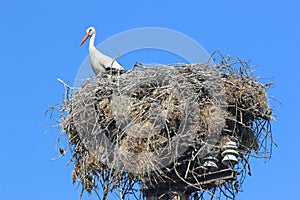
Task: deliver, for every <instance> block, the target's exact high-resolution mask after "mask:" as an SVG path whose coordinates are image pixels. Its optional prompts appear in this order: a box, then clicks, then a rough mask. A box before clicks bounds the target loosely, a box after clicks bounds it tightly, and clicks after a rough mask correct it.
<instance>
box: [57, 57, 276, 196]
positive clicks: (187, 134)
mask: <svg viewBox="0 0 300 200" xmlns="http://www.w3.org/2000/svg"><path fill="white" fill-rule="evenodd" d="M269 86H270V84H265V85H263V84H261V83H259V82H258V80H257V79H256V78H255V77H254V76H253V75H252V74H251V72H250V67H249V66H248V64H247V63H246V62H243V61H241V60H232V59H231V58H228V59H222V61H221V62H220V63H218V64H216V65H214V64H210V63H199V64H188V65H187V64H185V65H169V66H145V65H140V66H138V67H137V66H136V67H135V68H134V69H133V70H130V71H127V72H125V73H117V74H115V75H109V74H102V75H99V76H95V77H91V78H88V79H87V80H86V81H85V83H84V85H83V86H82V87H81V88H71V90H68V91H67V95H66V99H65V100H64V105H63V109H62V117H61V120H62V123H61V127H62V130H63V132H64V133H66V134H67V136H68V141H69V144H70V147H71V150H72V161H73V162H74V164H75V165H74V170H73V181H74V182H75V181H76V180H79V181H80V182H81V184H82V186H83V189H85V190H86V191H88V192H91V191H92V190H95V189H98V188H99V187H102V189H103V198H106V197H107V194H108V193H109V192H112V191H114V190H115V189H117V188H119V189H120V188H121V189H122V190H121V191H122V195H124V196H126V195H127V194H130V191H131V190H133V188H134V186H136V183H139V184H141V185H143V187H144V186H145V187H147V188H151V187H157V186H158V185H159V184H165V183H168V184H170V183H172V184H176V183H178V182H183V183H184V184H186V186H187V187H186V188H188V187H191V188H194V190H191V191H192V192H194V191H199V190H201V189H203V187H201V186H199V184H198V185H197V181H196V178H194V177H197V176H198V175H200V174H202V173H204V172H205V169H204V168H203V166H202V164H203V158H204V157H205V156H207V155H213V156H214V157H216V158H219V157H220V151H219V150H220V149H221V148H222V146H223V145H224V144H226V142H228V141H234V142H236V143H237V144H238V151H239V153H240V156H239V164H238V165H237V166H236V168H235V169H236V170H238V171H239V173H240V174H241V175H240V176H239V177H240V179H242V178H243V177H244V173H245V172H246V171H248V169H250V167H249V166H248V165H249V164H248V160H247V159H248V157H249V156H250V155H256V156H263V157H269V156H270V146H268V145H269V144H270V142H271V143H272V141H271V136H270V124H269V122H270V120H271V119H272V117H271V109H270V108H269V104H268V97H267V93H266V90H267V89H268V88H269ZM69 89H70V88H69ZM218 167H219V168H220V169H223V168H226V166H224V165H223V164H222V163H221V162H218ZM248 172H249V171H248ZM249 173H250V172H249ZM241 181H242V180H240V182H241ZM218 187H220V188H221V187H223V189H222V190H221V191H223V193H224V195H226V196H230V197H232V198H233V197H234V191H235V190H234V189H237V188H236V187H233V183H231V182H230V183H228V182H225V181H224V182H216V183H215V185H213V186H210V187H209V188H207V189H208V190H210V191H212V189H214V190H213V191H215V188H218ZM224 187H225V188H224ZM204 189H205V188H204ZM228 191H229V194H228Z"/></svg>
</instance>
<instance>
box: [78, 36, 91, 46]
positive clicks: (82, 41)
mask: <svg viewBox="0 0 300 200" xmlns="http://www.w3.org/2000/svg"><path fill="white" fill-rule="evenodd" d="M89 36H90V35H89V34H88V33H87V34H86V35H85V36H84V38H83V39H82V40H81V42H80V46H81V45H82V44H83V43H84V42H85V41H86V40H87V39H88V38H89Z"/></svg>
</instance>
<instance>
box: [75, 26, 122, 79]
mask: <svg viewBox="0 0 300 200" xmlns="http://www.w3.org/2000/svg"><path fill="white" fill-rule="evenodd" d="M89 37H90V43H89V52H90V62H91V65H92V68H93V71H94V73H95V74H96V75H97V74H99V73H103V72H106V71H107V69H108V68H111V69H116V70H124V68H123V67H122V66H121V65H120V64H119V63H118V62H117V61H116V60H115V59H113V58H111V57H109V56H107V55H105V54H103V53H101V52H100V51H98V49H96V47H95V45H94V42H95V37H96V29H95V28H94V27H89V28H88V29H87V30H86V35H85V36H84V38H83V39H82V41H81V42H80V46H81V45H82V44H83V43H84V42H85V41H86V40H87V39H88V38H89Z"/></svg>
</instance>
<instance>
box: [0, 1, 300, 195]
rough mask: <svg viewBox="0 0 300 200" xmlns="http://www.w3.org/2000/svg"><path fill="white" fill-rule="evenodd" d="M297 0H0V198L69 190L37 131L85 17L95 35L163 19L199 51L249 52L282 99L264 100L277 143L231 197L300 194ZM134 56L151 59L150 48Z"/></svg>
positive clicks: (81, 53) (66, 74) (68, 66)
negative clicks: (270, 108) (199, 47)
mask: <svg viewBox="0 0 300 200" xmlns="http://www.w3.org/2000/svg"><path fill="white" fill-rule="evenodd" d="M299 8H300V3H299V1H297V0H286V1H276V0H275V1H271V0H265V1H259V0H252V1H238V0H228V1H222V0H218V1H217V0H210V1H199V0H190V1H178V0H173V1H170V0H165V1H162V0H151V1H137V0H127V1H114V0H111V1H101V0H98V1H96V0H94V1H91V0H88V1H58V0H52V1H37V0H27V1H20V0H19V1H14V0H12V1H4V0H1V1H0V30H1V31H0V39H1V43H0V44H1V46H0V57H1V64H0V66H1V68H0V70H1V74H2V75H3V76H2V78H1V79H0V81H1V85H2V87H1V99H0V101H1V104H0V105H1V112H0V119H1V120H0V122H1V126H2V130H1V145H0V152H1V153H2V156H1V161H0V177H1V181H0V199H3V200H4V199H5V200H17V199H24V200H27V199H28V200H38V199H45V200H47V199H49V200H50V199H77V197H78V194H79V192H80V190H76V186H74V185H72V184H71V170H72V166H71V165H69V166H66V163H67V161H68V158H62V159H60V160H57V161H53V160H51V159H52V158H55V157H57V152H55V145H56V137H57V134H58V133H55V131H52V132H49V133H45V131H46V128H45V127H43V126H47V125H52V124H54V121H53V120H50V119H49V117H47V116H45V115H44V112H45V110H46V109H47V107H48V106H50V105H54V104H56V103H58V102H59V101H60V100H61V99H62V95H63V92H64V90H63V87H62V85H61V84H60V83H58V82H57V81H56V78H57V77H59V78H61V79H63V80H65V81H68V80H74V79H75V76H76V73H77V71H78V69H79V66H80V65H81V63H82V62H83V60H84V58H85V57H86V56H87V52H88V50H87V45H85V46H83V47H79V42H80V41H81V39H82V37H83V35H84V33H85V29H86V28H87V27H88V26H90V25H93V26H95V27H96V28H97V30H98V34H97V39H96V43H100V42H101V41H103V40H105V39H107V38H109V37H110V36H112V35H114V34H117V33H120V32H122V31H125V30H129V29H133V28H140V27H149V26H151V27H164V28H169V29H173V30H176V31H179V32H182V33H184V34H186V35H188V36H190V37H191V38H193V39H195V40H196V41H197V42H198V43H199V44H201V45H202V46H203V47H204V48H205V49H206V50H207V51H208V52H209V53H212V52H213V51H214V50H216V49H221V51H222V52H223V53H225V54H230V55H231V56H233V57H240V58H243V59H245V60H250V59H251V60H252V63H253V64H257V65H258V67H256V68H255V69H256V74H257V75H259V76H260V77H263V78H271V81H273V82H275V83H276V85H275V86H274V87H273V88H272V89H271V90H270V92H269V94H270V96H271V97H274V98H276V99H278V100H279V101H281V102H282V105H280V104H278V103H277V102H276V101H274V100H271V102H270V103H271V104H272V106H273V108H274V110H275V111H274V114H275V116H276V118H277V120H276V121H275V122H273V135H274V138H275V140H276V141H277V143H278V144H279V147H278V148H275V149H274V152H273V158H272V159H271V161H269V162H267V163H264V161H263V160H252V162H251V163H252V172H253V175H252V176H251V177H247V179H246V181H245V183H244V185H243V190H244V192H242V193H240V194H239V196H238V199H243V200H245V199H246V200H247V199H249V200H250V199H300V193H299V192H298V186H299V180H300V173H299V170H300V167H299V166H300V156H299V153H298V152H299V149H298V147H299V143H300V134H299V130H298V126H299V124H300V117H299V112H300V106H299V102H300V95H299V88H298V87H299V82H298V81H299V74H300V69H299V61H298V59H299V57H300V14H299ZM131 56H134V55H131ZM143 56H145V57H146V58H144V59H145V61H147V62H156V61H155V57H154V56H152V55H151V51H149V52H147V53H144V54H143ZM147 56H149V58H151V59H149V58H147ZM122 59H123V62H126V58H125V57H124V58H122ZM137 59H139V61H141V59H142V58H141V57H138V58H137ZM160 62H161V61H160ZM128 63H129V61H128ZM91 198H92V197H91V196H90V197H89V196H85V199H91Z"/></svg>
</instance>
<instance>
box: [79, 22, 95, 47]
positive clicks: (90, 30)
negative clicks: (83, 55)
mask: <svg viewBox="0 0 300 200" xmlns="http://www.w3.org/2000/svg"><path fill="white" fill-rule="evenodd" d="M95 33H96V29H95V28H94V27H89V28H87V29H86V35H85V36H84V38H83V39H82V41H81V42H80V46H81V45H82V44H83V43H84V42H85V41H86V40H87V39H88V38H89V37H90V36H92V35H94V34H95Z"/></svg>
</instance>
